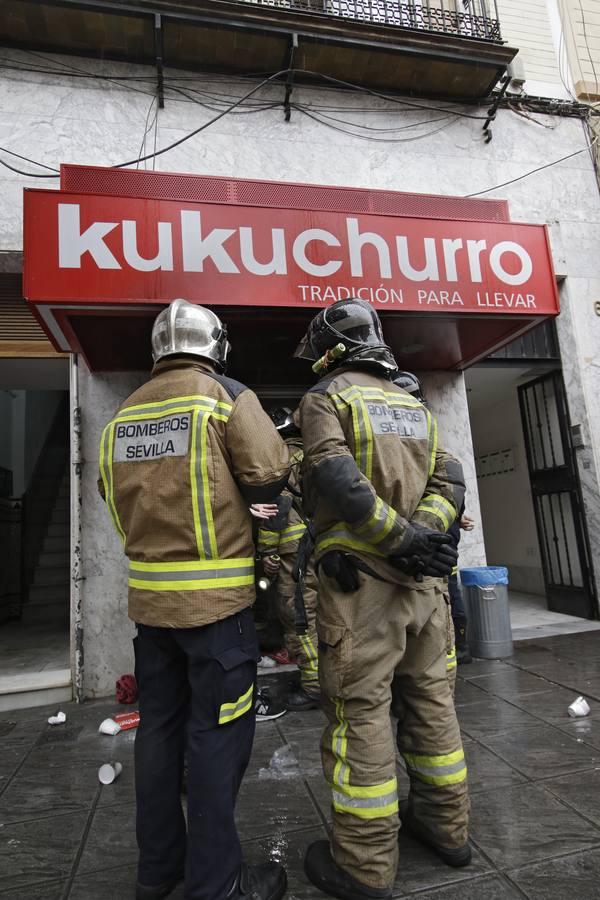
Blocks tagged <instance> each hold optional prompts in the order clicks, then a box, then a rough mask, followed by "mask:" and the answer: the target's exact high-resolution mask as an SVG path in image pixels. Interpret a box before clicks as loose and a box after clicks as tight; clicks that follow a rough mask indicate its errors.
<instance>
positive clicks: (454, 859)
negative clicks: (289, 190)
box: [400, 800, 471, 869]
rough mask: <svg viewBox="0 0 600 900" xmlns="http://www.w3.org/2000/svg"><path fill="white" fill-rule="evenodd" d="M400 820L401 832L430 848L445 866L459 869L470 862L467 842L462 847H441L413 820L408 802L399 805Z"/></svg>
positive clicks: (428, 832)
mask: <svg viewBox="0 0 600 900" xmlns="http://www.w3.org/2000/svg"><path fill="white" fill-rule="evenodd" d="M400 820H401V822H402V830H403V831H407V832H408V834H410V835H412V837H414V838H416V840H417V841H420V842H421V843H422V844H427V846H428V847H431V849H432V850H433V851H434V852H435V853H437V855H438V856H439V858H440V859H441V860H442V861H443V862H445V863H446V865H447V866H452V867H453V868H455V869H460V868H462V866H468V865H469V863H470V862H471V847H470V845H469V843H468V842H467V843H465V844H463V846H462V847H442V846H441V844H439V843H438V842H437V841H436V839H435V837H434V836H433V834H431V832H430V831H429V830H428V829H427V828H426V827H425V826H424V825H421V823H420V822H418V821H417V820H416V819H415V818H414V816H413V815H412V813H411V810H410V805H409V802H408V800H404V801H403V802H401V803H400Z"/></svg>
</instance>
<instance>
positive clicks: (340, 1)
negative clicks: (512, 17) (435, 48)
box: [242, 0, 502, 44]
mask: <svg viewBox="0 0 600 900" xmlns="http://www.w3.org/2000/svg"><path fill="white" fill-rule="evenodd" d="M242 2H244V3H249V4H251V5H253V6H269V7H273V8H276V9H289V10H290V11H292V12H306V13H310V14H311V15H322V16H337V17H339V18H341V19H352V20H354V21H358V22H372V23H374V24H377V25H395V26H397V27H399V28H406V29H409V30H411V31H418V32H436V33H442V34H447V35H448V34H449V35H456V36H457V37H464V38H473V39H475V40H479V41H492V42H494V43H498V44H501V43H502V35H501V33H500V22H499V20H498V7H497V3H496V0H466V2H463V0H438V4H437V5H436V2H435V0H432V2H431V5H427V6H426V5H422V4H421V3H420V2H418V0H413V2H409V3H398V2H397V0H242ZM492 8H493V15H491V14H490V13H491V12H492Z"/></svg>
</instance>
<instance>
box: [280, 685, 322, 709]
mask: <svg viewBox="0 0 600 900" xmlns="http://www.w3.org/2000/svg"><path fill="white" fill-rule="evenodd" d="M285 705H286V707H287V708H288V709H289V711H290V712H304V711H305V710H307V709H319V707H320V706H321V694H320V693H319V692H316V693H309V692H308V691H305V690H304V688H297V689H296V690H294V691H292V692H291V693H290V694H288V697H287V700H286V701H285Z"/></svg>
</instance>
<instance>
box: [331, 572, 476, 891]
mask: <svg viewBox="0 0 600 900" xmlns="http://www.w3.org/2000/svg"><path fill="white" fill-rule="evenodd" d="M358 577H359V580H360V586H359V589H358V590H357V591H355V592H353V593H350V594H344V593H342V592H341V591H340V590H339V587H338V585H337V583H336V582H335V581H333V580H331V579H330V578H328V577H327V576H326V575H325V574H324V573H323V572H322V570H320V573H319V619H318V623H317V630H318V634H319V670H320V682H321V694H322V701H323V709H324V711H325V713H326V715H327V719H328V725H327V727H326V729H325V732H324V734H323V737H322V741H321V752H322V761H323V770H324V773H325V777H326V779H327V780H328V782H329V784H330V785H331V788H332V799H333V838H332V852H333V856H334V859H335V860H336V862H337V863H338V865H340V866H341V867H342V868H343V869H345V870H346V871H347V872H349V873H350V875H352V876H353V877H354V878H356V879H357V880H358V881H359V882H362V883H363V884H365V885H368V886H370V887H374V888H389V887H390V886H391V885H392V883H393V881H394V878H395V874H396V868H397V865H398V829H399V819H398V793H397V779H396V742H395V741H394V735H393V730H392V722H391V718H390V712H391V713H392V714H393V715H394V716H395V717H396V718H397V719H398V730H397V747H398V750H399V751H400V753H401V755H402V756H403V758H404V761H405V765H406V768H407V771H408V774H409V778H410V794H409V802H410V806H411V810H412V813H413V815H414V817H415V818H416V819H417V820H418V821H419V822H420V823H421V824H422V825H423V826H425V827H426V828H427V829H428V831H429V832H430V833H431V835H432V836H433V837H434V839H435V840H436V841H438V842H439V843H440V844H441V845H443V846H444V847H447V848H456V847H460V846H462V845H463V844H464V843H465V841H466V840H467V823H468V810H469V800H468V791H467V770H466V766H465V760H464V755H463V748H462V743H461V737H460V731H459V727H458V722H457V719H456V713H455V710H454V702H453V698H452V692H451V688H450V684H449V680H448V673H447V659H448V649H449V648H448V628H447V623H448V618H447V611H446V604H445V600H444V596H443V591H442V589H441V586H437V582H436V581H434V580H432V579H427V581H425V582H423V584H417V583H416V582H413V583H412V584H409V585H406V586H403V585H399V584H392V583H389V582H385V581H379V580H377V579H374V578H372V577H370V576H368V575H366V574H363V573H359V576H358Z"/></svg>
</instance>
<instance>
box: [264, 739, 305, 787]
mask: <svg viewBox="0 0 600 900" xmlns="http://www.w3.org/2000/svg"><path fill="white" fill-rule="evenodd" d="M298 749H299V748H298V744H293V743H292V744H284V745H283V747H278V748H277V750H276V751H275V753H274V754H273V756H272V757H271V760H270V762H269V766H268V768H262V769H259V770H258V777H259V778H260V779H262V780H265V779H269V778H273V779H281V778H298V777H299V776H300V767H299V764H298V757H297V755H296V754H297V752H298Z"/></svg>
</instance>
